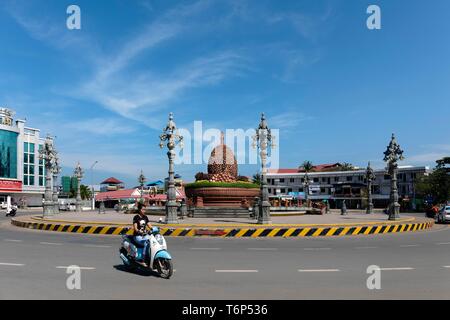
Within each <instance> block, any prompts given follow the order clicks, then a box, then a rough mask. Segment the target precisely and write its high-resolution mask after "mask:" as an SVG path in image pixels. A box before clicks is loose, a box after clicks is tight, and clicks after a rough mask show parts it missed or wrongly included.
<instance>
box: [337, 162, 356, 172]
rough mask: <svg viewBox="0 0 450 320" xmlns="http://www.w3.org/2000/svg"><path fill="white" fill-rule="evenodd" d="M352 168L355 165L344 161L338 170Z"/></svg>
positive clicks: (349, 169) (350, 169)
mask: <svg viewBox="0 0 450 320" xmlns="http://www.w3.org/2000/svg"><path fill="white" fill-rule="evenodd" d="M354 169H355V167H354V166H353V165H352V164H351V163H348V162H344V163H343V164H342V165H341V167H340V170H342V171H352V170H354Z"/></svg>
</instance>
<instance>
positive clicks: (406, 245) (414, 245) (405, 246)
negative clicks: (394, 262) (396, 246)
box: [400, 244, 419, 248]
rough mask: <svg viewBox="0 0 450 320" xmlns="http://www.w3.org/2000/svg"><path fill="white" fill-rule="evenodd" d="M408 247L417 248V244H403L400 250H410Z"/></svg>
mask: <svg viewBox="0 0 450 320" xmlns="http://www.w3.org/2000/svg"><path fill="white" fill-rule="evenodd" d="M410 247H419V245H418V244H405V245H402V246H400V248H410Z"/></svg>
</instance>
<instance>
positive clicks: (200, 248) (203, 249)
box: [190, 248, 222, 250]
mask: <svg viewBox="0 0 450 320" xmlns="http://www.w3.org/2000/svg"><path fill="white" fill-rule="evenodd" d="M190 250H222V249H221V248H191V249H190Z"/></svg>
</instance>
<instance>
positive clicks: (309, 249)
mask: <svg viewBox="0 0 450 320" xmlns="http://www.w3.org/2000/svg"><path fill="white" fill-rule="evenodd" d="M303 250H306V251H316V250H331V248H304V249H303Z"/></svg>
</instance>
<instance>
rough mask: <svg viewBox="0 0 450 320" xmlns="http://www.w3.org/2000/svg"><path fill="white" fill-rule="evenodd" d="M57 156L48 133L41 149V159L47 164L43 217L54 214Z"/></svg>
mask: <svg viewBox="0 0 450 320" xmlns="http://www.w3.org/2000/svg"><path fill="white" fill-rule="evenodd" d="M55 158H56V151H55V149H54V148H53V138H52V137H51V136H50V135H47V138H46V139H45V143H44V147H43V148H42V149H41V150H40V151H39V159H40V160H42V161H44V165H45V196H44V197H45V198H44V211H43V218H45V217H48V216H52V215H53V207H54V205H53V191H52V174H53V173H52V172H53V164H54V161H55Z"/></svg>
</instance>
